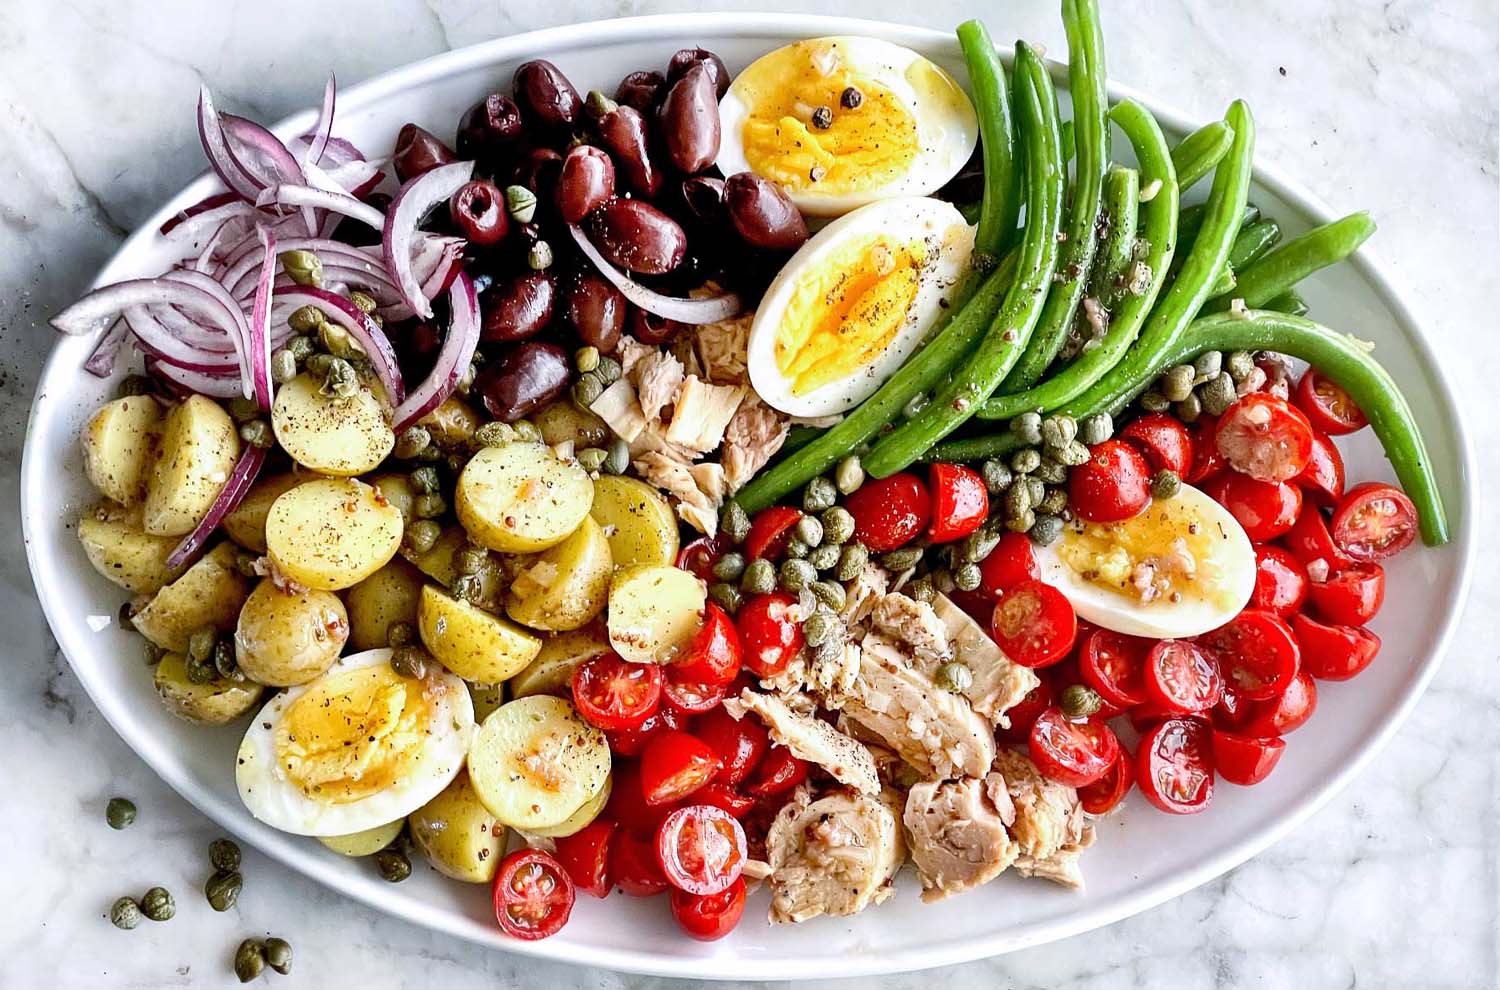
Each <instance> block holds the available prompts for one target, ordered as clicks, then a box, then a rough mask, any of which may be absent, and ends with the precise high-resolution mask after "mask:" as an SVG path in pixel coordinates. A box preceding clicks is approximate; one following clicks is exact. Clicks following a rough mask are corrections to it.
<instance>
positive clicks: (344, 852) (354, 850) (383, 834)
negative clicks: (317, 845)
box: [318, 818, 406, 858]
mask: <svg viewBox="0 0 1500 990" xmlns="http://www.w3.org/2000/svg"><path fill="white" fill-rule="evenodd" d="M405 824H406V819H404V818H398V819H396V820H395V821H393V822H386V823H385V824H384V825H376V826H375V827H374V828H367V829H361V830H360V831H358V832H350V833H348V834H347V835H320V836H318V841H319V842H321V843H323V845H325V846H327V847H328V848H329V849H332V850H333V851H334V852H336V853H338V854H339V855H340V856H348V857H350V858H357V857H359V856H373V855H375V854H376V853H378V852H380V850H382V849H384V848H385V847H386V846H388V845H390V844H391V843H392V842H395V841H396V836H398V835H400V834H401V827H402V826H403V825H405Z"/></svg>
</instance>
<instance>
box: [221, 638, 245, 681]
mask: <svg viewBox="0 0 1500 990" xmlns="http://www.w3.org/2000/svg"><path fill="white" fill-rule="evenodd" d="M214 670H215V671H216V672H217V673H218V675H219V676H220V677H222V678H224V679H225V680H231V681H242V680H244V679H245V675H243V674H241V673H240V665H239V661H238V660H237V659H236V658H235V655H234V644H233V643H231V642H230V641H229V640H227V639H221V640H219V641H218V642H217V643H215V644H214Z"/></svg>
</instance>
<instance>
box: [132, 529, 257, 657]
mask: <svg viewBox="0 0 1500 990" xmlns="http://www.w3.org/2000/svg"><path fill="white" fill-rule="evenodd" d="M234 558H235V552H234V546H233V545H232V544H229V543H220V544H219V545H218V546H216V547H214V548H213V549H212V550H210V551H209V552H208V553H206V554H204V555H203V556H202V557H201V558H199V560H198V562H197V563H196V564H194V565H193V566H192V567H189V568H188V569H187V570H186V571H185V572H183V575H182V577H180V578H178V579H177V580H176V581H173V582H172V583H171V584H169V585H167V586H165V587H164V588H162V589H161V590H160V591H158V592H157V593H156V595H155V597H153V598H152V599H151V601H149V602H147V603H146V607H145V608H143V609H141V610H140V611H139V612H137V613H136V614H135V616H134V617H132V618H131V620H130V621H131V624H132V625H134V626H135V628H136V631H137V632H139V633H140V634H141V635H142V636H145V637H146V638H147V639H149V640H150V641H151V642H153V643H155V644H156V645H157V646H160V647H161V648H162V649H164V650H172V651H173V652H176V653H184V652H186V651H187V647H188V639H189V638H191V637H192V635H193V633H195V632H197V631H198V630H199V629H202V628H203V627H204V626H212V627H213V628H215V629H218V630H220V631H223V632H227V631H229V630H230V629H233V628H234V624H235V620H237V619H238V618H239V614H240V606H241V605H243V604H245V598H246V596H247V595H249V594H250V582H249V581H248V580H246V579H245V577H244V575H242V574H241V573H240V572H239V571H238V570H237V569H236V568H235V566H234Z"/></svg>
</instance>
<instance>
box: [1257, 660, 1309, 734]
mask: <svg viewBox="0 0 1500 990" xmlns="http://www.w3.org/2000/svg"><path fill="white" fill-rule="evenodd" d="M1251 706H1252V707H1251V711H1252V714H1251V716H1250V718H1249V720H1248V721H1246V722H1245V724H1244V727H1243V728H1241V729H1240V731H1241V732H1243V733H1244V734H1245V735H1247V736H1284V735H1286V734H1287V733H1288V732H1293V731H1295V730H1297V729H1300V728H1302V726H1304V725H1306V724H1307V720H1308V719H1310V718H1312V714H1313V711H1314V710H1315V709H1316V708H1317V707H1318V686H1317V684H1315V683H1314V682H1313V679H1312V678H1311V677H1309V676H1308V674H1307V671H1305V670H1299V671H1297V676H1296V677H1294V678H1292V683H1290V684H1288V685H1287V688H1286V690H1285V691H1283V692H1281V696H1280V697H1277V698H1273V699H1271V700H1269V701H1256V702H1251Z"/></svg>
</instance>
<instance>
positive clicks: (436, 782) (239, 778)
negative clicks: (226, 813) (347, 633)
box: [234, 650, 474, 835]
mask: <svg viewBox="0 0 1500 990" xmlns="http://www.w3.org/2000/svg"><path fill="white" fill-rule="evenodd" d="M390 659H391V651H390V650H368V651H366V652H364V653H356V654H354V655H353V656H348V657H344V658H343V659H342V660H339V661H338V662H337V663H335V664H334V665H333V666H332V667H330V668H329V669H328V671H327V673H325V674H323V675H322V676H321V677H319V678H317V679H316V680H313V681H310V682H308V683H307V684H299V685H297V686H296V687H293V688H290V689H288V690H286V691H283V692H282V693H280V694H278V695H277V696H276V697H274V698H272V699H271V701H270V702H269V703H268V704H267V705H266V706H265V707H264V708H262V709H261V710H260V714H259V715H258V716H256V718H255V721H254V722H252V723H251V725H250V729H249V731H247V732H246V733H245V738H244V741H243V742H241V743H240V751H239V757H238V759H237V765H236V766H235V774H234V776H235V783H236V784H237V785H238V786H239V791H240V800H242V801H244V803H245V807H246V808H248V809H249V810H250V813H251V814H252V815H254V816H255V817H256V818H258V819H260V820H261V821H263V822H265V823H266V824H267V825H270V826H272V827H273V828H279V829H281V830H282V831H283V832H292V833H295V834H297V835H347V834H348V833H351V832H359V831H362V830H364V829H367V828H372V827H374V826H376V825H382V824H385V823H386V822H391V821H395V820H396V819H398V818H402V817H404V816H406V815H408V814H410V813H411V812H413V811H415V810H417V809H418V808H420V807H421V806H422V805H424V804H426V803H427V802H428V801H430V800H432V798H433V797H435V796H436V795H437V793H438V792H439V791H441V790H442V789H443V788H444V787H447V786H448V784H449V783H450V782H451V781H452V780H453V778H454V777H455V776H457V775H458V772H459V771H460V770H462V769H463V766H464V759H465V757H466V756H467V755H468V751H469V742H470V740H471V738H472V737H473V734H474V705H473V703H472V702H471V701H470V699H469V689H468V687H467V686H466V685H465V684H464V682H463V681H462V680H460V679H459V678H458V677H456V676H454V675H453V674H450V673H449V672H447V671H446V670H443V669H442V668H441V667H438V666H437V665H436V664H433V665H432V666H431V668H430V669H429V671H428V673H427V675H426V676H425V677H423V678H421V679H420V680H417V679H414V678H405V677H402V676H401V675H400V674H398V673H396V672H395V671H394V670H392V669H391V663H390Z"/></svg>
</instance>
